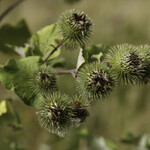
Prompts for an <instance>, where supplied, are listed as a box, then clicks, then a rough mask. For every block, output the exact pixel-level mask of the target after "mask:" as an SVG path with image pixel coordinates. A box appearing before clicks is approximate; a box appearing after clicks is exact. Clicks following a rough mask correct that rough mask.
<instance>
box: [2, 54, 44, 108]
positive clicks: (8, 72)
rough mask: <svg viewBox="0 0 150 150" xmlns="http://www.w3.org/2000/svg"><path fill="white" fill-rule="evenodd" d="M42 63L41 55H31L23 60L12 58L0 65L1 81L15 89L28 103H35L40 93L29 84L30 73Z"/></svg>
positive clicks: (10, 88)
mask: <svg viewBox="0 0 150 150" xmlns="http://www.w3.org/2000/svg"><path fill="white" fill-rule="evenodd" d="M41 63H42V61H41V59H40V57H38V56H31V57H27V58H24V59H21V60H15V59H10V60H9V61H8V62H7V64H6V65H5V66H3V67H0V81H1V83H2V84H3V85H4V86H5V87H6V88H7V89H9V90H12V91H14V92H15V93H16V94H17V95H18V96H19V97H20V98H21V99H22V100H23V101H24V103H25V104H27V105H34V104H35V100H36V98H37V97H38V96H39V95H35V94H33V92H31V91H32V90H31V88H30V85H29V82H28V81H29V75H30V73H31V71H32V70H34V68H36V67H37V66H38V65H40V64H41Z"/></svg>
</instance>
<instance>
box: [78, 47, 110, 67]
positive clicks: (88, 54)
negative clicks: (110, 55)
mask: <svg viewBox="0 0 150 150" xmlns="http://www.w3.org/2000/svg"><path fill="white" fill-rule="evenodd" d="M107 50H108V46H105V45H102V44H98V45H92V46H90V47H88V48H83V49H80V52H79V56H78V60H77V67H76V69H77V70H79V69H80V68H81V67H82V66H84V65H85V64H87V63H92V62H94V61H99V62H101V61H103V60H104V58H105V54H106V53H107Z"/></svg>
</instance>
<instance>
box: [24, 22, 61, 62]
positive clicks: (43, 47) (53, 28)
mask: <svg viewBox="0 0 150 150" xmlns="http://www.w3.org/2000/svg"><path fill="white" fill-rule="evenodd" d="M60 40H61V37H60V35H59V34H58V31H57V25H56V24H52V25H50V26H46V27H44V28H43V29H41V30H40V31H38V32H37V33H35V34H34V35H33V36H32V37H31V39H30V42H31V44H32V45H31V46H29V47H28V48H26V56H31V55H32V56H41V57H44V58H45V57H46V56H47V55H48V54H49V53H50V52H51V51H52V50H53V49H54V47H55V46H56V45H57V44H58V43H59V41H60ZM59 54H60V49H58V50H57V51H56V52H55V53H53V55H52V56H51V57H50V58H49V60H50V59H53V58H55V57H57V56H59Z"/></svg>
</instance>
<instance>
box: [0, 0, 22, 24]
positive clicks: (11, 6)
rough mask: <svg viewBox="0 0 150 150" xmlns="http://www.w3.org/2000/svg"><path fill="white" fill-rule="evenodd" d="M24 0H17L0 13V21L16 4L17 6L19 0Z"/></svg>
mask: <svg viewBox="0 0 150 150" xmlns="http://www.w3.org/2000/svg"><path fill="white" fill-rule="evenodd" d="M23 1H25V0H17V1H15V2H14V3H13V4H11V5H10V6H9V7H8V8H7V9H6V10H5V11H4V12H3V13H2V14H1V15H0V22H1V21H2V20H3V18H4V17H5V16H6V15H7V14H8V13H9V12H11V11H12V10H13V9H14V8H15V7H16V6H18V5H19V4H20V3H21V2H23Z"/></svg>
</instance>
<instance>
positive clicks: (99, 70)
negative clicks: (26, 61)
mask: <svg viewBox="0 0 150 150" xmlns="http://www.w3.org/2000/svg"><path fill="white" fill-rule="evenodd" d="M114 86H115V79H114V78H113V76H112V75H111V73H110V72H109V68H107V67H106V66H104V64H100V63H93V64H89V65H87V66H85V67H84V68H82V69H81V70H80V71H79V73H78V74H77V90H78V92H79V93H80V95H83V96H85V97H88V98H89V99H91V100H93V99H103V98H104V97H105V96H107V95H108V94H109V93H110V92H111V91H112V90H113V88H114Z"/></svg>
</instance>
